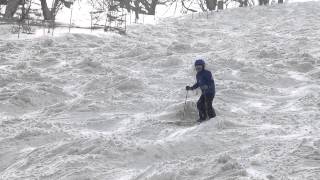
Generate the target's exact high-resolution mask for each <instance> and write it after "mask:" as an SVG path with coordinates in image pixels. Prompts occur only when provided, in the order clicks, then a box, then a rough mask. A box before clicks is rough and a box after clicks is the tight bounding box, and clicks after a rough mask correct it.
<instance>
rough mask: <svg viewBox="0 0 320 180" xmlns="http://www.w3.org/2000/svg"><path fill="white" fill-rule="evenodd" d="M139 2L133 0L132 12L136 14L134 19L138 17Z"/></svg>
mask: <svg viewBox="0 0 320 180" xmlns="http://www.w3.org/2000/svg"><path fill="white" fill-rule="evenodd" d="M139 4H140V2H139V1H138V0H136V1H134V6H135V9H134V12H135V15H136V20H137V19H139V9H140V7H139Z"/></svg>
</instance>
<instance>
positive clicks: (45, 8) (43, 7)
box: [40, 0, 52, 20]
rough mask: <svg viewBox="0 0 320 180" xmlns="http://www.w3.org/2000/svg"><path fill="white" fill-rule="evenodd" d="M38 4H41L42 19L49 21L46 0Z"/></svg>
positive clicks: (49, 14)
mask: <svg viewBox="0 0 320 180" xmlns="http://www.w3.org/2000/svg"><path fill="white" fill-rule="evenodd" d="M40 2H41V9H42V14H43V17H44V19H45V20H51V19H52V14H51V11H50V10H49V8H48V4H47V0H40Z"/></svg>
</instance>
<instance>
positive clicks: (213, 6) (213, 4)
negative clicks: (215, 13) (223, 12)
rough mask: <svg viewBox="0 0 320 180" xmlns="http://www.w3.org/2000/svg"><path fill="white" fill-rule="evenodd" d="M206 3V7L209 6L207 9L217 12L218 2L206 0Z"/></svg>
mask: <svg viewBox="0 0 320 180" xmlns="http://www.w3.org/2000/svg"><path fill="white" fill-rule="evenodd" d="M205 1H206V5H207V8H208V9H209V10H210V11H212V10H215V9H216V7H217V2H218V1H217V0H205Z"/></svg>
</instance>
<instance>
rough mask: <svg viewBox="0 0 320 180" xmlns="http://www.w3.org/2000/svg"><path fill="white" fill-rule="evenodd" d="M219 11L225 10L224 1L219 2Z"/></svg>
mask: <svg viewBox="0 0 320 180" xmlns="http://www.w3.org/2000/svg"><path fill="white" fill-rule="evenodd" d="M218 9H219V10H223V1H218Z"/></svg>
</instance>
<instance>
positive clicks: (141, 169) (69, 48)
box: [0, 2, 320, 180]
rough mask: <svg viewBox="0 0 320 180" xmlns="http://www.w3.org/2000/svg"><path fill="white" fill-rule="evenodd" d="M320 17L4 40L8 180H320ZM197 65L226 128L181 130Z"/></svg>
mask: <svg viewBox="0 0 320 180" xmlns="http://www.w3.org/2000/svg"><path fill="white" fill-rule="evenodd" d="M319 9H320V3H319V2H307V3H299V4H295V3H293V4H285V5H277V6H269V7H254V8H238V9H230V10H225V11H222V12H218V13H214V14H209V17H208V19H207V17H206V14H202V15H201V16H200V17H196V16H195V17H196V19H192V17H191V16H183V17H180V18H171V19H170V18H169V19H166V20H165V21H163V22H160V23H159V24H157V25H145V26H143V25H141V26H133V27H131V28H130V29H129V33H128V35H127V36H120V35H116V34H98V35H94V34H93V35H90V34H62V35H59V36H56V37H35V38H23V39H20V40H16V39H14V38H12V37H11V35H9V34H6V33H5V32H6V31H8V27H5V26H4V27H0V28H1V32H0V37H1V39H0V115H1V116H0V179H10V180H13V179H43V180H45V179H68V180H69V179H74V180H82V179H83V180H84V179H108V180H112V179H114V180H122V179H123V180H127V179H136V180H140V179H146V180H165V179H168V180H169V179H181V180H188V179H190V180H193V179H197V180H198V179H199V180H211V179H215V180H219V179H221V180H222V179H230V180H231V179H243V180H244V179H248V180H249V179H250V180H260V179H261V180H276V179H283V180H286V179H288V180H289V179H290V180H302V179H305V180H307V179H308V180H316V179H318V178H319V177H320V135H319V134H320V131H319V128H320V123H319V119H320V111H319V110H320V65H319V63H320V48H319V47H320V24H319V21H320V11H319ZM10 37H11V38H10ZM199 55H200V56H202V57H205V59H206V62H207V68H208V69H210V70H212V72H213V73H214V76H215V80H216V86H217V94H216V97H215V100H214V107H215V109H216V111H217V114H218V116H217V117H216V118H215V119H213V120H210V121H206V122H204V123H202V124H200V125H188V124H187V125H181V126H179V125H175V124H174V123H172V122H175V121H180V119H181V118H182V117H183V109H184V98H185V93H186V92H185V90H184V87H185V86H186V85H190V84H192V82H194V75H195V72H194V70H193V61H194V59H195V58H196V57H198V56H199ZM199 95H200V93H199V92H198V91H195V92H192V93H189V99H188V101H187V106H186V114H185V117H186V119H185V121H187V122H191V121H193V120H195V119H196V117H197V111H196V105H195V103H196V100H197V98H198V96H199Z"/></svg>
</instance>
